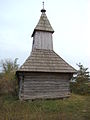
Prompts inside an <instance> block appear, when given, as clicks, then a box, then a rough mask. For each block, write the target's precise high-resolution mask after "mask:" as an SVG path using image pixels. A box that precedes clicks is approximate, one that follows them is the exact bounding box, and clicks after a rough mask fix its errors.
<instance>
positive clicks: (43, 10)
mask: <svg viewBox="0 0 90 120" xmlns="http://www.w3.org/2000/svg"><path fill="white" fill-rule="evenodd" d="M42 4H43V9H42V10H41V12H46V10H45V9H44V1H43V2H42Z"/></svg>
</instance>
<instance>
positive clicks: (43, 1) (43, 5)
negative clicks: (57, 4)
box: [42, 1, 44, 9]
mask: <svg viewBox="0 0 90 120" xmlns="http://www.w3.org/2000/svg"><path fill="white" fill-rule="evenodd" d="M42 3H43V9H44V1H43V2H42Z"/></svg>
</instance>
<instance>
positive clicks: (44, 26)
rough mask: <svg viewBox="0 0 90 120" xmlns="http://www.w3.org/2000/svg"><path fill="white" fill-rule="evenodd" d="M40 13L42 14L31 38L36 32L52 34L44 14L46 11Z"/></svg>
mask: <svg viewBox="0 0 90 120" xmlns="http://www.w3.org/2000/svg"><path fill="white" fill-rule="evenodd" d="M41 12H42V14H41V17H40V20H39V22H38V24H37V25H36V27H35V29H34V31H33V34H32V37H33V35H34V33H35V31H37V30H38V31H47V32H51V33H53V32H54V30H53V28H52V26H51V24H50V22H49V20H48V18H47V16H46V14H45V12H46V10H44V9H42V10H41Z"/></svg>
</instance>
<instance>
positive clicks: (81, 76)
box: [71, 63, 90, 94]
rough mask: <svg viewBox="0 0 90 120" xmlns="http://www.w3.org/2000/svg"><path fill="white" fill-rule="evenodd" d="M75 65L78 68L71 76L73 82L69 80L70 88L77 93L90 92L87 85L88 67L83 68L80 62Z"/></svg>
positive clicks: (89, 77)
mask: <svg viewBox="0 0 90 120" xmlns="http://www.w3.org/2000/svg"><path fill="white" fill-rule="evenodd" d="M77 65H78V67H79V70H78V71H77V73H76V75H75V76H74V77H73V80H74V81H75V82H71V90H72V91H73V92H75V93H79V94H88V93H90V87H89V86H88V83H89V79H90V76H89V72H88V71H87V70H88V68H84V66H83V65H82V64H81V63H79V64H77Z"/></svg>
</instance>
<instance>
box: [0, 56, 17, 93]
mask: <svg viewBox="0 0 90 120" xmlns="http://www.w3.org/2000/svg"><path fill="white" fill-rule="evenodd" d="M17 60H18V59H17V58H16V59H15V60H14V61H13V60H11V59H5V60H1V62H0V67H1V69H2V72H1V73H0V93H1V94H4V93H5V94H6V93H8V94H9V93H10V94H13V95H14V94H16V93H17V88H18V85H17V79H16V76H15V73H16V70H18V68H19V65H18V64H17Z"/></svg>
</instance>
